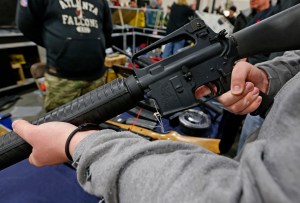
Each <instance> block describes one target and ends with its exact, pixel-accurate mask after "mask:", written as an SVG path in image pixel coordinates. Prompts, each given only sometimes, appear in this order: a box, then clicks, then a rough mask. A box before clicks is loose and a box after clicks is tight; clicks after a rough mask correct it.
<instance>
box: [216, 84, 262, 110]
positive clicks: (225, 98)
mask: <svg viewBox="0 0 300 203" xmlns="http://www.w3.org/2000/svg"><path fill="white" fill-rule="evenodd" d="M256 89H257V88H256ZM252 91H254V85H253V83H251V82H246V85H245V90H244V91H243V93H242V94H241V95H234V94H232V93H231V92H226V93H224V94H223V95H221V96H220V97H218V100H219V102H221V103H222V104H223V105H224V106H225V107H226V108H227V107H229V106H231V105H233V104H235V103H237V102H238V101H239V100H241V99H243V98H244V97H245V96H246V95H247V94H248V93H250V92H252Z"/></svg>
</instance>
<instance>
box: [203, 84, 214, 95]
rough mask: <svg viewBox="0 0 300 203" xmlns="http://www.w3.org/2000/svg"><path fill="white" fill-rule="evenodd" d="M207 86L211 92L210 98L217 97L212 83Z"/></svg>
mask: <svg viewBox="0 0 300 203" xmlns="http://www.w3.org/2000/svg"><path fill="white" fill-rule="evenodd" d="M205 86H206V87H207V88H208V89H209V90H210V94H209V96H215V95H216V92H215V91H214V88H213V86H212V85H211V83H207V84H206V85H205Z"/></svg>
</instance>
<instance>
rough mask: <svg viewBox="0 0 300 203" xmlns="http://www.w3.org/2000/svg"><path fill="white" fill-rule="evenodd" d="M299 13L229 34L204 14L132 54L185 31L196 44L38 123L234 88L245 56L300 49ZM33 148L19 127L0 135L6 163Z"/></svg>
mask: <svg viewBox="0 0 300 203" xmlns="http://www.w3.org/2000/svg"><path fill="white" fill-rule="evenodd" d="M299 19H300V5H299V6H294V7H292V8H290V9H288V10H286V11H284V12H281V13H279V14H277V15H274V16H273V17H270V18H268V19H266V20H264V21H262V22H260V23H257V24H255V25H253V26H250V27H248V28H246V29H243V30H241V31H239V32H237V33H234V34H232V35H231V36H228V37H226V32H225V31H221V32H219V33H214V32H213V31H212V30H211V29H210V28H209V27H208V26H207V25H205V23H204V22H203V21H202V20H201V19H195V20H193V21H191V22H190V23H189V24H186V25H185V26H183V27H182V28H180V29H179V30H177V31H175V32H173V33H171V34H170V35H168V36H166V37H165V38H163V39H161V40H159V41H157V42H155V43H153V44H152V45H150V46H149V47H146V48H145V49H143V50H142V51H141V52H138V53H137V54H135V55H134V56H133V58H132V60H133V61H136V60H138V58H139V56H141V55H142V54H144V53H146V52H148V51H150V50H153V49H154V48H157V47H160V46H161V45H162V44H166V43H168V42H172V41H174V40H176V39H179V38H181V37H182V36H187V37H188V38H190V39H192V40H193V41H194V43H195V45H194V46H192V47H190V48H188V49H185V50H184V51H182V52H179V53H177V54H175V55H173V56H170V57H169V58H166V59H165V60H162V61H159V62H157V63H154V64H151V65H149V66H147V67H145V68H142V69H134V72H135V74H133V75H131V76H129V77H128V78H126V79H123V78H118V79H116V80H114V81H112V82H111V83H108V84H106V85H104V86H102V87H99V88H97V89H95V90H93V91H91V92H89V93H87V94H85V95H83V96H81V97H79V98H77V99H75V100H73V101H71V102H70V103H67V104H65V105H63V106H61V107H59V108H57V109H55V110H53V111H51V112H49V113H47V114H46V115H45V116H43V117H41V118H39V119H37V120H35V121H33V122H32V123H33V124H37V125H38V124H41V123H45V122H50V121H65V122H69V123H72V124H74V125H79V124H81V123H85V122H89V123H101V122H104V121H106V120H108V119H110V118H112V117H114V116H116V115H118V114H120V113H123V112H125V111H127V110H129V109H131V108H133V107H134V106H135V105H136V104H137V103H138V102H139V101H141V100H143V99H145V98H152V99H154V100H155V101H156V103H157V105H158V107H159V111H160V113H161V114H162V115H168V114H171V113H174V112H177V111H181V110H184V109H187V108H190V107H192V106H195V105H197V104H198V102H199V101H197V100H196V99H195V97H194V91H195V89H196V88H197V87H199V86H201V85H206V86H208V87H210V88H211V84H214V85H215V86H216V87H217V91H212V96H218V95H221V94H223V93H225V92H226V91H228V90H229V89H230V75H231V71H232V68H233V65H234V63H235V61H236V60H238V59H239V58H242V57H247V56H251V55H253V54H258V53H268V52H276V51H285V50H295V49H300V37H299V36H300V21H299ZM211 89H212V88H211ZM263 100H264V99H263ZM263 103H264V102H263ZM262 106H263V107H260V109H261V110H260V111H265V106H268V105H265V106H264V105H262ZM31 149H32V148H31V146H30V145H29V144H28V143H26V142H25V141H24V140H23V139H22V138H21V137H19V136H18V135H17V134H16V133H14V132H10V133H8V134H6V135H4V136H2V137H0V167H1V169H3V168H6V167H8V166H10V165H12V164H14V163H17V162H18V161H21V160H23V159H25V158H27V157H28V156H29V154H30V153H31Z"/></svg>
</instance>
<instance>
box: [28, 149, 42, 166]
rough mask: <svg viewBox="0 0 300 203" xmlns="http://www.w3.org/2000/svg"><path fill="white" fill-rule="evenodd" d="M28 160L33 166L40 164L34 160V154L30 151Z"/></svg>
mask: <svg viewBox="0 0 300 203" xmlns="http://www.w3.org/2000/svg"><path fill="white" fill-rule="evenodd" d="M28 161H29V163H30V164H31V165H33V166H42V165H41V164H39V162H38V161H37V160H36V158H35V156H34V152H32V153H31V154H30V156H29V158H28Z"/></svg>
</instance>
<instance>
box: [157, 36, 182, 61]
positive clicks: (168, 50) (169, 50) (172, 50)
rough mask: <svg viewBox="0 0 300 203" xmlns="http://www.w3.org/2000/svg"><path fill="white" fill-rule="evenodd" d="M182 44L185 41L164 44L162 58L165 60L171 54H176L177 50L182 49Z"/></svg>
mask: <svg viewBox="0 0 300 203" xmlns="http://www.w3.org/2000/svg"><path fill="white" fill-rule="evenodd" d="M184 44H185V40H180V41H177V42H170V43H168V44H166V46H165V49H164V52H163V55H162V57H163V58H167V57H169V56H171V55H173V54H176V53H177V52H178V50H179V49H181V48H183V47H184Z"/></svg>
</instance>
